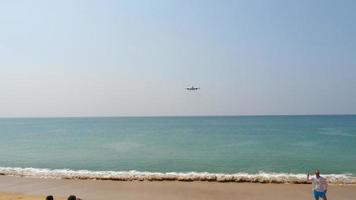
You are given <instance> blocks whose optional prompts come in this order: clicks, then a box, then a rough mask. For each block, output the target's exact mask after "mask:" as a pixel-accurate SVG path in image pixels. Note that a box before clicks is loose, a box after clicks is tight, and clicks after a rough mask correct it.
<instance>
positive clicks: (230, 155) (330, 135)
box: [0, 115, 356, 182]
mask: <svg viewBox="0 0 356 200" xmlns="http://www.w3.org/2000/svg"><path fill="white" fill-rule="evenodd" d="M316 168H318V169H320V170H321V172H322V173H323V174H327V176H328V177H329V179H330V180H331V181H334V182H355V176H356V115H330V116H236V117H101V118H95V117H91V118H12V119H6V118H2V119H0V174H2V175H15V176H34V177H36V176H38V177H44V178H93V179H113V180H116V179H117V180H121V179H122V180H124V179H125V180H126V179H130V180H131V179H139V180H142V179H149V180H150V179H152V180H156V179H157V180H161V179H167V180H212V181H215V180H225V181H255V182H264V181H267V182H268V181H271V182H273V181H276V182H288V181H290V182H298V181H303V180H304V179H305V175H304V174H305V173H306V172H313V171H314V170H315V169H316ZM256 180H257V181H256ZM261 180H262V181H261ZM291 180H292V181H291Z"/></svg>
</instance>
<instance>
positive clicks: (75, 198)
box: [68, 195, 82, 200]
mask: <svg viewBox="0 0 356 200" xmlns="http://www.w3.org/2000/svg"><path fill="white" fill-rule="evenodd" d="M68 200H82V199H79V198H77V197H76V196H75V195H70V196H69V197H68Z"/></svg>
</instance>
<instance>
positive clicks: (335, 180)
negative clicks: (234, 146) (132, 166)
mask: <svg viewBox="0 0 356 200" xmlns="http://www.w3.org/2000/svg"><path fill="white" fill-rule="evenodd" d="M0 175H3V176H18V177H32V178H49V179H92V180H113V181H135V180H137V181H211V182H250V183H294V184H304V183H307V182H306V175H305V174H291V173H267V172H259V173H256V174H249V173H243V172H241V173H235V174H223V173H208V172H166V173H162V172H140V171H134V170H132V171H89V170H70V169H46V168H18V167H0ZM323 176H324V177H325V178H327V179H328V181H329V182H330V183H331V184H356V177H354V176H353V175H352V174H326V175H323Z"/></svg>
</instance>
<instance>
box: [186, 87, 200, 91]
mask: <svg viewBox="0 0 356 200" xmlns="http://www.w3.org/2000/svg"><path fill="white" fill-rule="evenodd" d="M185 89H186V90H188V91H196V90H199V89H200V88H198V87H193V86H192V87H188V88H185Z"/></svg>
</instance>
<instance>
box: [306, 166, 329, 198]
mask: <svg viewBox="0 0 356 200" xmlns="http://www.w3.org/2000/svg"><path fill="white" fill-rule="evenodd" d="M307 182H308V183H312V187H313V192H314V198H315V200H319V198H322V199H323V200H327V198H326V192H327V190H328V181H327V180H326V179H325V178H324V177H322V176H320V171H319V170H318V169H317V170H316V171H315V177H310V176H309V174H308V175H307Z"/></svg>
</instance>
